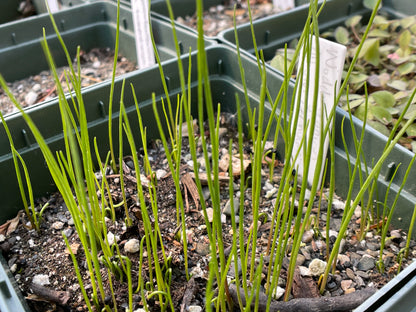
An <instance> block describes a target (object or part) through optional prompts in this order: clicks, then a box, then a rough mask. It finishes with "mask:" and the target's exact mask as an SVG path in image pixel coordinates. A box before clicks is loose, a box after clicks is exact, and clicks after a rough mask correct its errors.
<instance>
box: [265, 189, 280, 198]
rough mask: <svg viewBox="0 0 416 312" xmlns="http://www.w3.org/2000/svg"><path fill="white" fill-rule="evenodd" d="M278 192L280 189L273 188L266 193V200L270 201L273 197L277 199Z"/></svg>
mask: <svg viewBox="0 0 416 312" xmlns="http://www.w3.org/2000/svg"><path fill="white" fill-rule="evenodd" d="M278 191H279V189H278V188H276V187H274V188H272V189H271V190H270V191H268V192H267V193H266V196H265V197H266V199H270V198H272V197H276V195H277V192H278Z"/></svg>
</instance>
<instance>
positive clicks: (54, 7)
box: [46, 0, 59, 13]
mask: <svg viewBox="0 0 416 312" xmlns="http://www.w3.org/2000/svg"><path fill="white" fill-rule="evenodd" d="M46 1H47V2H48V6H49V10H51V13H55V12H58V11H59V4H58V0H46Z"/></svg>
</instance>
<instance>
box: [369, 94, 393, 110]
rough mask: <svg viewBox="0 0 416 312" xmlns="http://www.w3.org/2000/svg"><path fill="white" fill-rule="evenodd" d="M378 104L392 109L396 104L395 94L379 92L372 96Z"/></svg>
mask: <svg viewBox="0 0 416 312" xmlns="http://www.w3.org/2000/svg"><path fill="white" fill-rule="evenodd" d="M371 97H372V98H373V99H374V101H376V103H377V104H378V105H380V106H382V107H392V106H394V104H395V103H396V100H395V98H394V96H393V94H392V93H391V92H389V91H384V90H383V91H377V92H373V93H372V94H371Z"/></svg>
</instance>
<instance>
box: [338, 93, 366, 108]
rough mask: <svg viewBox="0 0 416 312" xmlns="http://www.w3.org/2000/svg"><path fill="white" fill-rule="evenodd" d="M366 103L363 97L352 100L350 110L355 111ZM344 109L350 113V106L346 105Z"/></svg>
mask: <svg viewBox="0 0 416 312" xmlns="http://www.w3.org/2000/svg"><path fill="white" fill-rule="evenodd" d="M364 103H365V98H364V97H363V96H361V97H360V98H358V99H355V100H351V99H350V109H354V108H356V107H358V106H360V105H362V104H364ZM342 109H343V110H346V111H348V105H347V104H345V105H344V106H342Z"/></svg>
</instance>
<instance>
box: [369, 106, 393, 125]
mask: <svg viewBox="0 0 416 312" xmlns="http://www.w3.org/2000/svg"><path fill="white" fill-rule="evenodd" d="M370 110H371V113H372V114H373V116H374V118H375V119H377V120H378V121H380V122H381V123H383V124H385V125H388V124H389V123H391V121H392V120H393V117H392V116H391V114H390V113H389V111H388V110H387V109H385V108H384V107H382V106H370ZM374 118H373V119H374Z"/></svg>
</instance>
